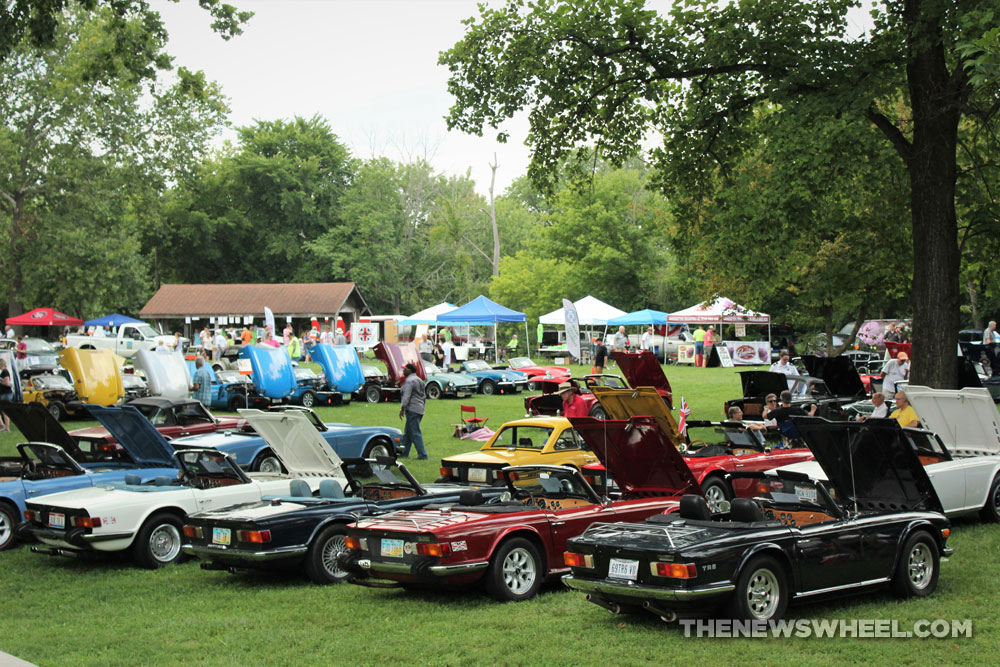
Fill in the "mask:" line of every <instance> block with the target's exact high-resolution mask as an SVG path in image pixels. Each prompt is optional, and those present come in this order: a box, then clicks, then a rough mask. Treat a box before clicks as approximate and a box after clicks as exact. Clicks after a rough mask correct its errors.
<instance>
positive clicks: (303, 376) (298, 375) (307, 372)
mask: <svg viewBox="0 0 1000 667" xmlns="http://www.w3.org/2000/svg"><path fill="white" fill-rule="evenodd" d="M293 370H294V372H295V379H296V380H314V379H316V378H317V377H319V376H318V375H316V371H314V370H313V369H311V368H303V367H302V366H297V367H295V368H294V369H293Z"/></svg>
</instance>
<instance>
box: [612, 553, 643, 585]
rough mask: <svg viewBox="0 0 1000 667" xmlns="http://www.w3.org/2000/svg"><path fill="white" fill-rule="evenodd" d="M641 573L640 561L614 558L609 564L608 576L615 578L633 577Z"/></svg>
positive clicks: (632, 578) (633, 578)
mask: <svg viewBox="0 0 1000 667" xmlns="http://www.w3.org/2000/svg"><path fill="white" fill-rule="evenodd" d="M638 575H639V561H637V560H624V559H621V558H612V559H611V563H610V564H609V565H608V576H609V577H614V578H615V579H631V580H633V581H634V580H635V578H636V577H637V576H638Z"/></svg>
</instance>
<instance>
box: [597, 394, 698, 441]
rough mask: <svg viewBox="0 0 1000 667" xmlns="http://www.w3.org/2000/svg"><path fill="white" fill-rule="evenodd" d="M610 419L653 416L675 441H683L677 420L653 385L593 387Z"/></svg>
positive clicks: (664, 431)
mask: <svg viewBox="0 0 1000 667" xmlns="http://www.w3.org/2000/svg"><path fill="white" fill-rule="evenodd" d="M591 391H593V392H594V396H596V397H597V400H598V402H600V404H601V407H603V408H604V413H605V414H606V415H607V416H608V419H618V420H627V419H629V418H630V417H652V418H653V419H655V420H656V423H657V424H659V425H660V429H662V431H663V433H665V434H666V435H667V437H669V438H671V439H672V441H673V442H674V443H677V442H680V441H681V436H680V433H679V432H678V431H677V422H676V421H674V416H673V415H672V414H671V413H670V410H669V409H668V408H667V404H666V403H664V402H663V397H662V396H660V394H659V393H658V392H657V391H656V390H655V389H653V388H652V387H638V388H637V389H614V388H612V387H592V388H591Z"/></svg>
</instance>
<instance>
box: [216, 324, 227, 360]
mask: <svg viewBox="0 0 1000 667" xmlns="http://www.w3.org/2000/svg"><path fill="white" fill-rule="evenodd" d="M213 342H214V343H215V346H214V347H215V356H213V357H212V361H218V360H219V359H221V358H222V355H223V354H224V353H225V352H226V347H228V345H229V343H228V342H226V334H224V333H222V329H218V330H216V332H215V340H214V341H213Z"/></svg>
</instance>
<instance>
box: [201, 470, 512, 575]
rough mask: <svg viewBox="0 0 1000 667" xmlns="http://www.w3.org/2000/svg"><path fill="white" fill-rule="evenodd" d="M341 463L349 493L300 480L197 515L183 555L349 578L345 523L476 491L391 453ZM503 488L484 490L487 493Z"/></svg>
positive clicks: (218, 563) (228, 566)
mask: <svg viewBox="0 0 1000 667" xmlns="http://www.w3.org/2000/svg"><path fill="white" fill-rule="evenodd" d="M341 467H342V469H343V471H344V474H345V475H346V477H347V481H348V486H349V488H348V489H346V494H345V489H342V488H341V487H340V485H339V484H337V482H336V480H325V481H324V482H322V483H321V484H320V487H319V496H313V495H312V494H311V493H310V492H309V488H308V485H304V484H296V481H301V480H292V482H291V483H290V488H289V495H288V496H280V497H277V496H276V497H272V498H264V499H263V500H261V501H259V502H253V503H244V504H241V505H233V506H231V507H226V508H222V509H218V510H210V511H206V512H200V513H198V514H194V515H191V516H190V517H188V521H187V525H185V526H184V536H185V544H184V546H183V551H184V553H185V554H187V555H189V556H195V557H197V558H198V559H199V560H200V561H201V567H202V569H206V570H229V571H237V570H240V569H250V568H254V569H295V568H303V567H304V569H305V571H306V574H308V575H309V578H310V579H311V580H312V581H313V582H315V583H317V584H328V583H338V582H340V581H343V580H344V579H346V578H347V575H348V573H347V572H345V571H343V570H341V569H340V566H339V565H338V563H337V556H338V555H339V554H340V552H341V551H345V550H346V547H345V545H344V536H345V533H346V531H345V530H344V526H346V525H347V524H349V523H353V522H355V521H357V520H358V518H359V517H362V516H371V515H376V514H383V513H386V512H391V511H394V510H401V509H408V510H414V509H421V508H426V507H428V506H429V505H431V504H444V503H457V502H458V501H459V499H460V496H461V494H462V492H463V491H470V490H472V489H473V487H470V486H462V485H458V484H428V485H427V486H422V485H421V484H420V483H419V482H417V480H416V479H414V478H413V475H411V474H410V471H409V470H407V469H406V466H404V465H403V464H401V463H397V462H396V460H395V459H393V458H389V457H386V458H383V457H378V458H371V459H345V460H344V462H343V465H342V466H341ZM393 470H395V471H396V472H398V473H399V475H401V476H402V478H403V479H399V477H397V475H396V474H395V473H394V472H393ZM303 487H304V488H303ZM502 491H503V489H501V488H496V489H485V488H484V489H481V493H482V494H483V495H484V496H485V497H492V496H494V495H499V494H500V493H501V492H502Z"/></svg>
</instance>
